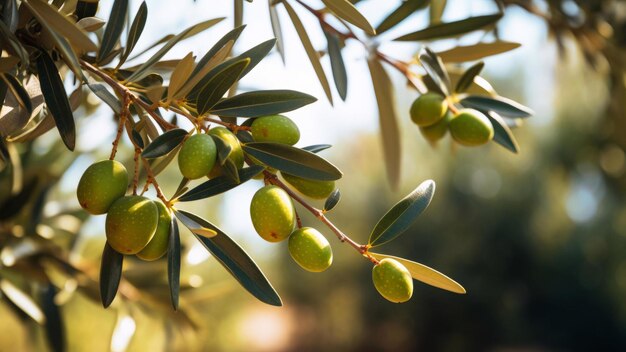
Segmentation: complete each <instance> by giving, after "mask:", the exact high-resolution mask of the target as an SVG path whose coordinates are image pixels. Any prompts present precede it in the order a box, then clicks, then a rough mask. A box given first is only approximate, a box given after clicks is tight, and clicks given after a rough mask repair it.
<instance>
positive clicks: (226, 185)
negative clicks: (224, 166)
mask: <svg viewBox="0 0 626 352" xmlns="http://www.w3.org/2000/svg"><path fill="white" fill-rule="evenodd" d="M263 169H264V168H263V167H262V166H259V165H253V166H250V167H247V168H243V169H241V170H239V182H238V183H237V182H233V180H232V179H231V178H230V177H228V176H218V177H215V178H212V179H210V180H208V181H206V182H204V183H201V184H200V185H198V186H196V187H194V188H192V189H191V190H189V191H188V192H187V193H185V194H183V195H182V196H181V197H180V198H178V201H179V202H190V201H194V200H199V199H205V198H209V197H212V196H215V195H218V194H220V193H224V192H226V191H229V190H231V189H233V188H235V187H237V186H239V185H240V184H243V183H245V182H247V181H248V180H250V179H252V178H253V177H254V176H256V175H258V174H259V173H261V171H263Z"/></svg>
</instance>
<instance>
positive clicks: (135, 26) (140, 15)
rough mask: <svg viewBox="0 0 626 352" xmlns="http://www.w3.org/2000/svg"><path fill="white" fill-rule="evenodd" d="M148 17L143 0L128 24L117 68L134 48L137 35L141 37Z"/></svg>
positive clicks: (137, 38) (146, 7)
mask: <svg viewBox="0 0 626 352" xmlns="http://www.w3.org/2000/svg"><path fill="white" fill-rule="evenodd" d="M147 19H148V6H147V5H146V2H145V1H142V2H141V6H139V9H138V10H137V14H135V18H134V19H133V23H132V24H131V26H130V30H129V31H128V37H127V39H126V47H125V48H124V50H123V51H122V56H121V57H120V62H119V63H118V64H117V67H118V68H119V67H120V66H122V65H123V64H124V62H126V59H128V56H129V55H130V53H131V52H132V51H133V49H134V48H135V45H136V44H137V41H138V40H139V37H141V33H142V32H143V28H144V27H145V26H146V20H147Z"/></svg>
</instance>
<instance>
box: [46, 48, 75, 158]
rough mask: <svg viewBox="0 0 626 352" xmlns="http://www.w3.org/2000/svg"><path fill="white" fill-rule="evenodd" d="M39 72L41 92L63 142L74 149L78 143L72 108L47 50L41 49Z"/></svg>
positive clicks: (70, 148)
mask: <svg viewBox="0 0 626 352" xmlns="http://www.w3.org/2000/svg"><path fill="white" fill-rule="evenodd" d="M37 72H38V73H39V84H40V85H41V92H42V93H43V97H44V99H45V100H46V106H47V107H48V110H49V111H50V113H51V114H52V117H53V118H54V122H55V123H56V126H57V129H58V130H59V134H60V135H61V139H62V140H63V143H65V145H66V146H67V148H68V149H69V150H74V146H75V145H76V127H75V126H74V116H73V115H72V108H71V107H70V103H69V101H68V100H67V94H66V93H65V87H64V86H63V81H62V80H61V76H59V71H57V67H56V65H55V64H54V61H52V59H51V58H50V55H48V53H47V52H45V51H41V52H40V53H39V56H38V57H37Z"/></svg>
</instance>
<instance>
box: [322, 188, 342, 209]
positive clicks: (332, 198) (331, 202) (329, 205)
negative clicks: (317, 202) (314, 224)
mask: <svg viewBox="0 0 626 352" xmlns="http://www.w3.org/2000/svg"><path fill="white" fill-rule="evenodd" d="M340 199H341V192H340V191H339V188H335V190H334V191H333V192H332V193H331V194H330V195H329V196H328V198H326V201H325V202H324V211H331V210H332V209H333V208H334V207H335V206H336V205H337V204H339V200H340Z"/></svg>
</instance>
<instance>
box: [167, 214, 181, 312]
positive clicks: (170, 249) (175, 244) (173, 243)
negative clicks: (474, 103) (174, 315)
mask: <svg viewBox="0 0 626 352" xmlns="http://www.w3.org/2000/svg"><path fill="white" fill-rule="evenodd" d="M167 283H168V284H169V287H170V298H171V300H172V307H174V310H178V296H179V292H180V234H179V231H178V223H177V222H176V219H172V221H171V222H170V238H169V244H168V246H167Z"/></svg>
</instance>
